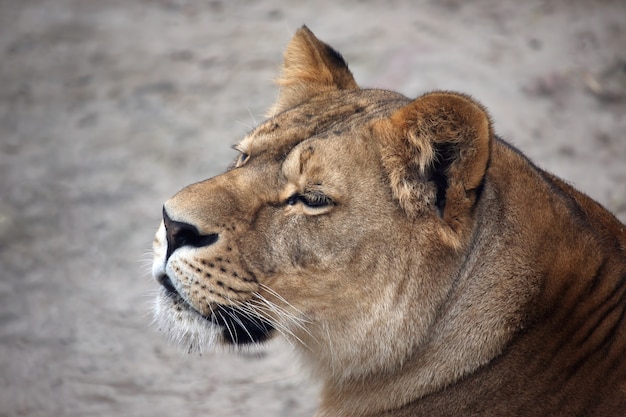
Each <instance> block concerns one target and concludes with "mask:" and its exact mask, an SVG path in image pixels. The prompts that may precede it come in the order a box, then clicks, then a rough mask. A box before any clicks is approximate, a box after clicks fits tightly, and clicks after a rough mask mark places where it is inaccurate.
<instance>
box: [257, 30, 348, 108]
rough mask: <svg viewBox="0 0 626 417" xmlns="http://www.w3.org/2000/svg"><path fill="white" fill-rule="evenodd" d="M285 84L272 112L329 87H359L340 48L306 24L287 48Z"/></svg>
mask: <svg viewBox="0 0 626 417" xmlns="http://www.w3.org/2000/svg"><path fill="white" fill-rule="evenodd" d="M277 83H278V84H279V85H280V86H281V89H280V93H279V96H278V100H277V102H276V104H274V106H273V107H272V108H271V109H270V111H269V112H268V113H269V115H270V116H274V115H275V114H277V113H279V112H281V111H283V110H286V109H289V108H291V107H294V106H296V105H298V104H301V103H303V102H305V101H306V100H308V99H309V98H311V97H313V96H315V95H318V94H320V93H322V92H325V91H331V90H348V89H355V88H358V86H357V84H356V82H355V81H354V77H353V76H352V73H351V72H350V70H349V69H348V65H346V62H345V61H344V60H343V57H342V56H341V55H340V54H339V52H337V51H335V50H334V49H333V48H331V47H330V46H328V45H327V44H325V43H324V42H322V41H320V40H319V39H317V38H316V37H315V35H314V34H313V32H311V31H310V30H309V28H307V27H306V26H302V28H300V29H298V31H297V32H296V34H295V35H294V37H293V39H292V40H291V42H290V43H289V45H288V46H287V50H286V51H285V59H284V61H283V67H282V74H281V76H280V78H279V79H278V80H277Z"/></svg>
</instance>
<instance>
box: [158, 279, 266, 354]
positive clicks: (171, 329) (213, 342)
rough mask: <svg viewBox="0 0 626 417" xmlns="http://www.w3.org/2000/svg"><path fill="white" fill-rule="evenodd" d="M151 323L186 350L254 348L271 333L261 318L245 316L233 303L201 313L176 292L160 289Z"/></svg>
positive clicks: (262, 342)
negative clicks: (204, 313) (231, 305)
mask: <svg viewBox="0 0 626 417" xmlns="http://www.w3.org/2000/svg"><path fill="white" fill-rule="evenodd" d="M154 323H155V324H156V326H157V327H158V329H159V330H160V331H163V332H165V333H166V334H168V335H169V338H170V339H171V341H172V342H173V343H175V344H177V345H180V346H183V347H185V348H186V349H187V350H188V351H189V352H190V353H192V352H196V353H205V352H211V351H217V350H221V349H224V348H227V349H230V350H232V349H235V350H240V349H245V350H249V349H251V348H252V349H254V348H258V347H260V346H261V345H262V344H264V343H265V342H267V341H269V340H270V339H271V338H273V336H274V333H275V332H274V328H273V327H272V326H271V325H270V324H269V323H268V322H266V321H265V320H262V319H259V318H257V317H253V318H251V317H249V315H246V314H243V313H242V312H240V311H239V310H238V309H237V308H235V307H229V306H220V305H217V306H216V307H215V308H214V309H213V313H212V314H211V315H210V316H209V317H206V316H203V315H201V314H200V313H198V312H197V311H196V310H195V309H194V308H193V307H191V306H190V305H189V304H188V303H187V302H186V301H185V300H184V299H183V298H182V297H181V296H180V295H179V294H177V293H172V292H170V291H167V290H165V289H163V290H161V292H160V294H159V296H158V297H157V299H156V303H155V307H154Z"/></svg>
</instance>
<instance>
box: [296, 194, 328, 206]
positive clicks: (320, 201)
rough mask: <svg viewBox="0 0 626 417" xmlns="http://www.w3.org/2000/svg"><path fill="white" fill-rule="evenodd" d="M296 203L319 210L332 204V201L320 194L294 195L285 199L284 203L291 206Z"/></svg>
mask: <svg viewBox="0 0 626 417" xmlns="http://www.w3.org/2000/svg"><path fill="white" fill-rule="evenodd" d="M298 201H299V202H301V203H302V204H304V205H305V206H307V207H311V208H320V207H325V206H328V205H331V204H332V200H331V199H330V198H329V197H327V196H325V195H324V194H321V193H310V194H294V195H292V196H290V197H289V198H288V199H287V201H286V203H287V204H288V205H290V206H293V205H295V204H296V203H297V202H298Z"/></svg>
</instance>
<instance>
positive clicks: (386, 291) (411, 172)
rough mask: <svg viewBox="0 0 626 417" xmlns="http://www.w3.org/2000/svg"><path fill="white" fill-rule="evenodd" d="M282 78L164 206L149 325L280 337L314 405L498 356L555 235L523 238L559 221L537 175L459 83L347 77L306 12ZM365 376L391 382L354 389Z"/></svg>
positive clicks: (381, 404) (402, 397)
mask: <svg viewBox="0 0 626 417" xmlns="http://www.w3.org/2000/svg"><path fill="white" fill-rule="evenodd" d="M279 84H280V86H281V90H280V94H279V98H278V100H277V102H276V103H275V105H274V106H273V108H272V110H271V111H270V116H271V117H270V118H269V119H268V120H267V121H265V122H263V123H262V124H260V125H259V126H258V127H256V128H255V129H254V130H253V131H252V132H250V133H249V134H248V135H247V136H246V137H245V138H243V140H241V142H240V143H239V144H238V145H237V146H236V148H237V149H238V151H239V156H238V157H237V159H236V161H235V162H234V163H233V165H232V167H231V168H230V169H229V170H227V171H226V172H225V173H223V174H221V175H219V176H217V177H214V178H211V179H208V180H205V181H202V182H199V183H196V184H192V185H190V186H188V187H186V188H184V189H183V190H181V191H180V192H178V193H177V194H176V195H174V196H173V197H172V198H171V199H170V200H168V201H167V202H166V203H165V204H164V206H163V222H162V223H161V226H160V228H159V229H158V232H157V234H156V238H155V241H154V253H155V257H154V264H153V274H154V277H155V278H156V280H157V281H158V282H159V283H160V284H161V287H162V288H161V291H160V294H159V296H158V302H157V308H156V318H157V322H158V324H159V326H160V327H161V328H163V329H164V330H166V331H168V332H169V333H171V334H172V335H173V337H174V338H175V339H176V340H178V341H179V342H181V343H183V344H185V345H186V346H187V347H190V348H192V349H210V348H212V347H214V346H219V345H226V346H244V345H251V344H252V345H254V344H260V343H262V342H265V341H266V340H268V339H270V338H272V337H274V336H275V335H281V336H283V337H285V338H286V339H287V340H289V341H290V342H291V343H292V344H293V345H294V346H296V348H297V350H298V351H300V352H301V353H302V355H303V357H304V358H305V360H306V361H307V362H309V363H311V364H312V365H313V368H314V369H315V371H316V372H317V373H318V374H320V376H321V377H322V378H324V379H325V381H326V387H325V392H326V394H325V396H324V397H323V398H324V400H323V402H325V403H326V406H327V407H330V404H336V403H339V402H342V401H343V402H346V401H349V397H350V396H351V395H352V396H354V401H352V402H351V403H350V405H349V407H351V408H350V409H351V410H352V411H353V412H355V413H356V414H355V415H365V412H366V411H367V412H373V411H375V410H385V409H389V408H393V407H397V406H400V405H402V404H406V403H408V402H410V401H411V400H413V399H415V398H419V397H421V396H424V395H426V394H429V393H432V392H436V391H437V390H439V389H441V388H443V387H445V386H446V385H449V384H451V383H453V382H454V381H457V380H460V379H461V378H463V377H464V376H465V375H468V374H470V373H471V372H473V371H475V370H476V369H478V368H480V367H481V366H483V365H485V364H486V363H487V362H489V361H491V360H492V359H493V358H494V357H496V356H497V355H499V354H500V353H502V352H503V350H504V349H505V346H507V343H508V342H509V341H510V340H511V338H512V336H513V335H514V334H516V332H518V331H520V330H521V329H523V328H524V327H525V326H526V324H527V323H528V322H530V321H532V320H534V319H535V318H536V317H537V316H538V315H539V314H540V313H537V314H535V313H531V312H534V311H537V312H539V311H541V309H536V310H531V309H529V308H528V306H529V305H531V304H532V303H534V304H533V305H540V304H541V302H540V301H538V298H537V294H539V293H540V292H541V291H544V290H545V289H546V288H552V287H549V286H547V285H544V283H543V281H541V280H540V277H542V276H543V275H542V274H544V275H545V274H546V272H545V271H547V270H548V269H547V268H549V267H554V268H556V266H555V265H556V264H552V265H550V262H551V261H550V260H548V259H547V258H545V259H544V258H542V257H541V256H540V254H541V251H542V250H543V249H545V245H547V244H552V243H550V242H548V241H546V239H545V238H542V239H543V240H541V239H537V238H528V239H527V238H526V237H527V236H531V235H533V234H536V235H537V236H549V233H550V232H551V230H553V229H552V227H553V223H551V222H552V221H553V220H554V221H557V220H559V219H561V218H562V216H561V215H559V214H558V210H561V209H562V208H559V209H558V210H557V209H554V208H551V209H550V208H549V207H552V206H549V205H550V204H552V205H553V206H556V205H555V204H554V202H550V201H548V199H543V198H536V196H538V195H541V193H542V192H544V189H548V188H549V187H548V186H544V185H543V184H544V183H543V182H542V181H544V182H545V181H553V180H552V179H550V178H551V177H550V178H548V177H547V176H544V177H542V174H540V173H539V171H538V170H536V169H535V168H534V167H532V166H531V165H530V164H529V163H528V161H526V160H525V159H524V158H523V157H521V156H520V155H518V153H517V152H516V151H515V150H513V149H511V148H509V147H507V146H505V145H503V144H502V143H500V142H499V141H497V140H496V139H494V136H493V133H492V129H491V123H490V120H489V116H488V115H487V113H486V111H485V110H484V108H483V107H482V106H481V105H480V104H478V103H477V102H475V101H474V100H473V99H471V98H470V97H468V96H466V95H462V94H456V93H451V92H433V93H429V94H425V95H423V96H421V97H418V98H417V99H408V98H406V97H404V96H402V95H400V94H397V93H394V92H390V91H384V90H375V89H360V88H359V87H358V86H357V84H356V83H355V81H354V79H353V77H352V74H351V73H350V71H349V69H348V67H347V66H346V64H345V62H344V60H343V58H342V57H341V56H340V55H339V54H338V53H337V52H335V51H334V50H333V49H332V48H330V47H329V46H328V45H326V44H324V43H322V42H320V41H319V40H318V39H317V38H316V37H315V36H314V35H313V34H312V33H311V32H310V31H309V30H308V29H307V28H306V27H304V28H302V29H300V30H299V31H298V32H297V33H296V35H295V37H294V38H293V40H292V41H291V43H290V44H289V46H288V48H287V51H286V53H285V60H284V64H283V71H282V76H281V78H280V79H279ZM496 145H497V149H494V148H495V147H496ZM496 152H497V158H496V157H494V153H496ZM489 172H492V174H490V173H489ZM514 183H515V184H517V185H513V184H514ZM509 185H510V186H511V187H513V188H515V190H517V191H514V192H510V193H508V191H507V190H508V188H509ZM551 187H552V188H551V189H552V190H556V189H557V188H559V187H562V188H563V189H565V188H566V186H565V185H562V184H560V183H559V185H552V186H551ZM521 189H524V191H523V192H518V191H519V190H521ZM563 192H565V191H563ZM529 204H531V205H533V207H534V208H533V209H532V210H531V211H530V212H534V211H536V212H541V211H542V210H543V208H544V207H547V209H546V210H545V212H544V214H542V215H541V219H540V220H539V221H536V222H535V223H536V224H535V223H533V226H532V227H529V226H528V225H526V224H524V223H523V222H520V221H518V220H519V218H520V216H522V217H523V216H528V214H527V213H524V214H522V215H520V213H521V209H520V207H523V206H528V205H529ZM542 205H544V206H542ZM561 206H563V207H565V205H561ZM561 206H559V207H561ZM533 210H534V211H533ZM538 218H539V217H538ZM555 219H556V220H555ZM577 227H578V226H577ZM572 230H574V229H572ZM576 230H578V229H576ZM554 244H557V243H554ZM559 244H560V243H559ZM572 253H575V252H572ZM544 261H545V262H544ZM544 263H545V264H546V265H548V266H545V267H544ZM546 291H547V290H546ZM546 293H547V292H546ZM542 300H543V299H542ZM546 305H547V304H546ZM373 375H375V376H376V377H375V378H372V376H373ZM368 378H369V379H368ZM370 380H371V381H374V382H372V383H371V384H370V385H371V387H373V388H371V389H372V392H379V393H380V392H383V389H382V388H381V387H383V386H385V387H392V388H390V389H389V390H388V394H385V395H382V394H381V395H378V396H377V397H376V395H374V396H370V395H367V394H364V393H363V392H364V391H363V390H364V388H363V387H364V386H366V385H367V384H366V383H365V382H363V381H370ZM350 384H352V385H350ZM368 384H369V383H368ZM344 386H350V387H351V388H350V389H343V388H342V387H344ZM368 386H369V385H368ZM355 387H357V388H355ZM394 387H395V388H394ZM385 389H386V388H385ZM356 392H360V394H358V395H357V394H355V393H356ZM374 397H376V398H374ZM333 401H334V402H333ZM359 407H360V408H359ZM359 409H360V410H361V411H358V412H357V411H354V410H359ZM320 415H322V414H320ZM329 415H331V414H329ZM332 415H343V414H332ZM346 415H352V414H349V413H346ZM403 415H404V414H403Z"/></svg>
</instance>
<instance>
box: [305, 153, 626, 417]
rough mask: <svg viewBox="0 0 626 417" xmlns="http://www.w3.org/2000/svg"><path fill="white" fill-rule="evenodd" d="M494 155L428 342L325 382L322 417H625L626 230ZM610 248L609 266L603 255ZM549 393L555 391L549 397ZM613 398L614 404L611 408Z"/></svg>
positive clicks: (576, 196) (533, 172)
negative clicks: (391, 362) (619, 415)
mask: <svg viewBox="0 0 626 417" xmlns="http://www.w3.org/2000/svg"><path fill="white" fill-rule="evenodd" d="M493 152H494V155H495V156H494V157H493V161H494V162H493V163H492V165H491V166H490V168H489V171H488V174H487V178H486V181H485V184H484V190H483V192H482V195H481V198H480V201H479V202H478V204H477V208H476V217H475V223H474V228H473V231H472V236H471V237H470V238H469V239H468V240H467V242H468V243H467V245H465V248H464V250H463V251H459V252H458V253H457V254H456V258H455V259H454V260H451V262H450V264H449V265H454V268H452V269H447V270H446V269H444V268H442V269H441V270H442V271H443V270H446V273H447V274H449V275H448V276H447V277H432V279H438V280H440V281H446V280H448V281H449V285H448V287H447V292H446V294H445V300H444V301H443V302H442V304H441V305H440V308H439V310H438V312H437V315H436V316H435V317H434V318H433V319H432V321H431V323H430V327H429V330H428V332H427V334H425V335H424V336H423V337H420V338H419V342H418V343H415V344H414V345H412V349H411V350H410V351H407V352H406V355H405V356H404V357H402V358H401V360H399V361H398V363H397V364H396V365H397V366H393V367H390V366H387V367H381V368H378V369H372V371H371V372H370V373H366V372H364V373H362V374H361V375H358V376H357V377H350V376H348V377H345V375H344V376H342V377H337V375H340V373H338V372H337V370H336V369H335V370H334V371H333V372H329V373H328V374H327V378H326V379H325V383H324V386H323V391H322V404H321V408H320V411H319V412H318V414H316V417H330V416H333V417H348V416H380V417H382V416H388V417H391V416H393V417H400V416H421V415H424V416H432V415H438V416H445V415H455V416H470V415H480V416H488V415H489V416H491V415H493V416H496V415H497V416H501V415H516V416H537V415H552V416H558V415H568V416H570V415H614V413H615V412H616V410H624V409H626V394H625V393H626V384H625V382H624V381H626V368H625V366H624V361H623V357H624V354H625V353H626V343H625V342H624V340H626V336H625V333H626V326H625V324H624V317H625V314H626V312H625V311H624V307H623V306H624V305H625V303H624V298H625V297H626V286H625V285H624V281H626V262H625V261H624V250H625V249H624V248H626V232H624V227H623V225H621V223H620V222H619V221H617V220H616V219H615V218H614V217H612V216H611V215H610V214H605V213H604V211H599V210H595V211H594V210H593V209H592V206H593V205H595V204H597V203H595V202H593V201H592V200H591V199H589V198H588V197H586V196H584V195H582V194H580V193H579V192H577V191H576V190H574V189H573V188H571V187H569V186H568V185H566V184H564V183H563V182H561V181H560V180H557V179H555V178H554V177H552V176H551V175H549V174H547V173H545V172H543V171H541V170H539V169H537V168H535V167H534V166H532V165H530V164H529V162H528V161H526V160H525V159H524V157H523V156H521V155H519V154H517V153H516V152H515V151H514V150H513V149H511V148H509V147H508V146H507V145H504V144H502V143H500V142H497V143H496V145H495V146H494V150H493ZM502 154H507V155H506V157H503V156H502ZM497 161H506V164H498V162H497ZM512 161H513V162H512ZM516 163H517V164H518V166H514V165H515V164H516ZM520 172H521V173H522V174H521V175H520ZM546 188H550V189H551V192H550V193H548V192H546ZM554 190H558V193H556V194H555V193H554ZM545 196H549V197H548V198H549V200H545V198H546V197H545ZM589 213H592V214H589ZM593 213H596V214H593ZM529 216H531V217H534V218H533V219H531V220H529V219H528V217H529ZM494 220H496V221H495V222H494ZM494 224H497V225H498V226H497V227H494ZM552 230H564V231H568V234H567V235H566V236H563V235H562V234H559V235H558V236H553V235H552V233H551V231H552ZM616 231H617V233H616ZM538 236H539V237H538ZM607 244H609V245H612V247H613V248H614V251H613V253H612V255H611V254H609V255H606V253H607V252H606V250H604V251H601V250H600V248H601V246H602V245H607ZM609 252H610V251H609ZM602 253H604V254H605V255H602ZM553 254H561V255H560V256H559V257H555V256H554V255H553ZM562 254H566V255H562ZM421 266H422V267H424V265H421ZM430 270H431V271H432V270H433V269H430ZM409 275H410V272H409ZM412 278H413V277H410V276H409V277H408V279H412ZM603 294H604V295H603ZM606 294H609V295H608V297H609V298H610V300H609V301H610V302H607V295H606ZM531 312H533V313H531ZM405 314H406V315H408V316H410V315H411V314H412V312H411V311H406V312H405ZM395 336H396V337H397V338H398V340H402V341H403V340H406V339H407V338H410V336H409V335H406V334H397V335H395ZM617 340H621V341H622V342H616V341H617ZM609 341H610V342H611V343H610V344H609V343H608V342H609ZM378 342H379V343H386V344H393V343H394V340H386V341H378ZM331 343H332V341H331ZM605 346H611V351H610V352H609V351H607V349H605ZM609 375H610V377H608V379H607V376H609ZM620 384H621V387H622V389H621V391H619V390H616V389H615V386H616V385H620ZM554 386H559V387H560V389H559V390H558V395H553V396H551V395H550V393H551V392H555V390H553V387H554ZM605 387H606V388H605ZM616 391H618V392H621V395H620V396H619V397H616V396H615V394H612V395H613V397H609V394H608V393H609V392H613V393H614V392H616ZM581 392H584V393H587V396H585V395H580V393H581ZM572 393H576V395H572ZM598 397H605V398H604V401H602V402H601V403H602V404H603V405H601V406H600V409H598V408H596V409H588V408H587V407H588V406H587V404H590V403H594V404H598V401H590V400H591V399H597V398H598ZM537 399H543V400H539V401H537Z"/></svg>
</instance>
